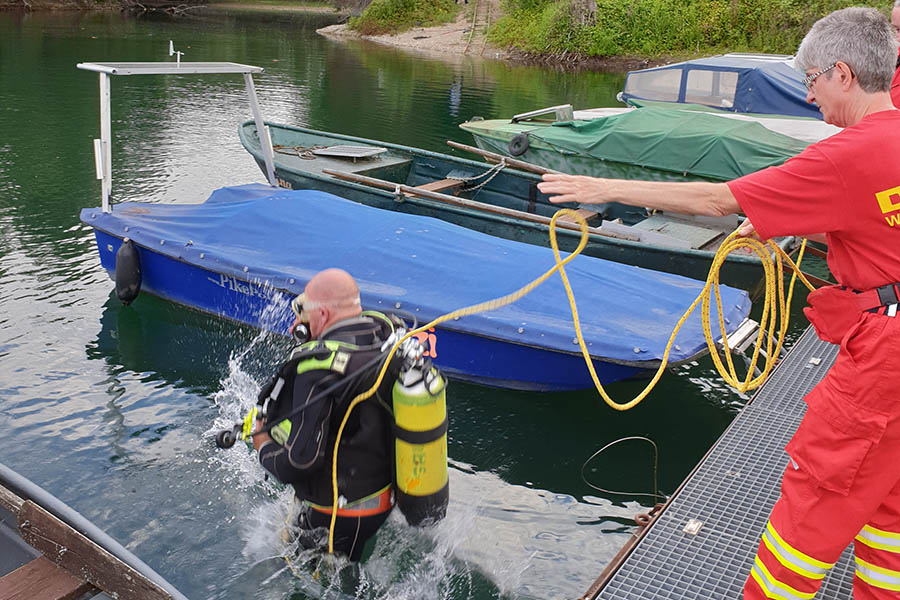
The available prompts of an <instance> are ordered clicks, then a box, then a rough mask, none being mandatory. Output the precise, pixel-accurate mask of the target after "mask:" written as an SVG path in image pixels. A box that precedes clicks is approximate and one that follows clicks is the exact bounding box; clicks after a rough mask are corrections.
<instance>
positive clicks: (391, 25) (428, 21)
mask: <svg viewBox="0 0 900 600" xmlns="http://www.w3.org/2000/svg"><path fill="white" fill-rule="evenodd" d="M458 13H459V6H458V5H457V4H456V2H455V0H373V1H372V3H371V4H369V6H368V7H367V8H366V9H365V10H364V11H363V12H362V14H361V15H360V16H359V17H356V18H354V19H350V23H349V26H350V29H352V30H354V31H356V32H357V33H359V34H361V35H382V34H385V33H397V32H400V31H406V30H408V29H412V28H413V27H432V26H435V25H443V24H444V23H449V22H451V21H453V20H455V19H456V16H457V14H458Z"/></svg>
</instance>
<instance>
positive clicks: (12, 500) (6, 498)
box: [0, 485, 24, 514]
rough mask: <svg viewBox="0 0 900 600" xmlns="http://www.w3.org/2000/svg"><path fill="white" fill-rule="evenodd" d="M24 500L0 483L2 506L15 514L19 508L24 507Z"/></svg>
mask: <svg viewBox="0 0 900 600" xmlns="http://www.w3.org/2000/svg"><path fill="white" fill-rule="evenodd" d="M23 502H24V500H22V499H21V498H19V497H18V496H17V495H15V494H14V493H12V492H11V491H9V490H8V489H6V488H5V487H3V486H2V485H0V507H3V508H5V509H6V510H8V511H9V512H11V513H13V514H18V512H19V509H20V508H22V503H23Z"/></svg>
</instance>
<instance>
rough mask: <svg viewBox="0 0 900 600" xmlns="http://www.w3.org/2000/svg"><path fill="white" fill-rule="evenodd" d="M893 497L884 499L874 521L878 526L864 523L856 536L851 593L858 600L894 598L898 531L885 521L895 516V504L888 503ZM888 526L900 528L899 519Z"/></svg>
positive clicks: (899, 559)
mask: <svg viewBox="0 0 900 600" xmlns="http://www.w3.org/2000/svg"><path fill="white" fill-rule="evenodd" d="M892 500H893V499H892V498H888V499H887V500H886V504H885V505H882V507H881V510H880V511H879V513H880V514H879V515H878V516H877V517H876V520H875V521H873V522H875V523H877V524H878V525H881V527H876V526H875V525H871V524H867V525H865V526H864V527H863V528H862V530H861V531H860V532H859V535H857V536H856V540H855V544H854V548H853V549H854V552H855V554H856V573H855V574H856V577H855V578H854V580H853V594H854V598H856V599H858V600H867V599H881V598H897V596H898V594H897V592H900V534H898V533H896V532H894V531H889V530H887V529H886V528H885V525H884V523H890V522H892V521H893V520H894V517H895V515H893V510H895V507H891V506H889V505H890V503H891V501H892ZM890 527H891V528H893V529H896V528H900V523H898V524H897V525H890Z"/></svg>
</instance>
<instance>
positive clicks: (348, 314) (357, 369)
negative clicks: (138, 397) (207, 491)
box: [253, 269, 401, 561]
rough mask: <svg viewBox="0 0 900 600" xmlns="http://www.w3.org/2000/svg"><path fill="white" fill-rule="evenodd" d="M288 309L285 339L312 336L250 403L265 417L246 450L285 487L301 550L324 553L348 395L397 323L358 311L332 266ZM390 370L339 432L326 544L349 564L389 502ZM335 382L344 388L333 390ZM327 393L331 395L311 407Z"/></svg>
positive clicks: (365, 383) (365, 382)
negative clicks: (294, 508)
mask: <svg viewBox="0 0 900 600" xmlns="http://www.w3.org/2000/svg"><path fill="white" fill-rule="evenodd" d="M291 308H292V309H293V311H294V313H295V315H296V318H295V320H294V323H293V325H291V333H292V334H294V330H295V329H297V328H302V327H301V326H305V327H308V333H309V336H310V337H311V338H312V339H311V341H307V342H305V343H303V344H301V345H299V346H298V347H296V348H295V349H294V351H293V352H292V353H291V356H290V358H289V359H288V361H287V362H286V363H284V365H282V367H281V368H280V369H279V372H278V373H277V374H276V375H275V376H274V377H273V379H272V380H271V381H270V382H269V383H267V384H266V385H265V386H263V389H262V391H261V392H260V395H259V401H260V403H261V404H263V410H262V411H261V414H264V415H265V418H264V419H258V420H257V421H256V427H255V431H256V432H259V433H257V434H255V435H254V437H253V446H254V447H255V448H256V450H257V452H258V453H259V462H260V463H261V464H262V466H263V468H265V470H266V471H268V472H269V473H271V474H272V475H273V476H274V477H275V478H276V479H278V480H279V481H281V482H282V483H285V484H290V485H291V486H293V488H294V492H295V502H299V507H300V514H299V517H298V524H299V526H300V531H301V532H300V537H299V541H300V543H301V545H302V546H303V547H304V548H307V549H312V548H323V549H327V544H328V527H329V525H330V523H331V516H332V515H331V513H332V506H333V502H334V496H333V494H332V459H333V453H334V446H335V442H336V439H337V432H338V428H339V426H340V423H341V421H342V419H343V418H344V415H345V413H346V411H347V408H348V405H349V404H350V402H351V401H352V400H353V398H355V397H356V396H357V395H358V394H359V393H361V392H363V391H365V390H367V389H369V388H370V387H371V386H372V385H373V384H374V382H375V378H376V376H377V371H378V369H376V368H366V365H368V364H371V363H373V359H375V358H376V357H377V356H378V355H380V354H382V353H383V351H384V350H385V348H384V346H385V341H387V340H388V338H390V336H391V334H392V333H393V332H394V329H395V327H396V326H397V325H401V324H400V323H397V322H396V321H393V320H392V318H389V317H387V316H385V315H383V314H381V313H377V312H373V311H366V312H363V311H362V308H361V305H360V299H359V288H358V287H357V285H356V282H355V281H354V280H353V277H351V276H350V274H349V273H347V272H346V271H342V270H340V269H327V270H325V271H322V272H320V273H318V274H317V275H315V276H314V277H313V278H312V279H311V280H310V281H309V283H308V284H307V286H306V288H305V290H304V293H302V294H300V295H299V296H297V297H296V298H295V299H294V301H293V302H292V303H291ZM295 337H296V336H295ZM387 346H388V347H389V346H390V345H389V344H387ZM374 362H375V363H377V366H378V367H380V366H381V363H380V362H379V361H377V360H374ZM396 374H397V373H396V371H394V372H390V371H389V376H387V377H385V378H384V382H385V383H383V384H382V386H381V388H380V389H379V390H378V392H377V393H376V394H375V395H373V396H372V397H370V398H368V399H367V400H365V401H363V402H361V403H360V404H359V405H358V406H357V407H355V408H354V409H353V411H352V412H351V413H350V417H349V420H348V421H347V425H346V426H345V429H344V431H343V433H342V435H341V440H340V450H339V458H338V462H337V484H338V490H339V492H338V507H339V508H338V509H337V518H336V523H335V529H334V540H333V543H334V551H335V552H339V553H342V554H346V555H347V556H348V557H349V558H350V560H352V561H359V560H360V558H361V556H362V552H363V547H364V546H365V543H366V541H368V540H369V539H370V538H372V537H373V536H374V535H375V533H376V532H377V531H378V529H379V528H380V527H381V525H382V524H383V523H384V522H385V520H387V518H388V515H389V514H390V512H391V509H392V508H393V506H394V498H393V492H392V481H393V477H394V472H393V467H394V463H393V458H394V455H393V450H392V446H393V443H394V436H393V432H392V423H393V418H392V416H391V414H390V413H389V411H388V409H387V408H386V406H387V405H389V404H390V401H391V386H392V385H393V384H394V381H395V378H396ZM341 381H344V382H346V385H337V384H338V382H341ZM326 388H334V391H332V392H330V393H328V394H327V396H326V397H325V398H324V401H316V400H315V398H316V396H317V394H320V393H321V392H322V390H325V389H326ZM307 403H308V405H307ZM285 415H292V416H291V417H290V418H285ZM267 426H268V428H269V429H270V430H269V432H268V433H265V432H263V429H264V428H266V427H267Z"/></svg>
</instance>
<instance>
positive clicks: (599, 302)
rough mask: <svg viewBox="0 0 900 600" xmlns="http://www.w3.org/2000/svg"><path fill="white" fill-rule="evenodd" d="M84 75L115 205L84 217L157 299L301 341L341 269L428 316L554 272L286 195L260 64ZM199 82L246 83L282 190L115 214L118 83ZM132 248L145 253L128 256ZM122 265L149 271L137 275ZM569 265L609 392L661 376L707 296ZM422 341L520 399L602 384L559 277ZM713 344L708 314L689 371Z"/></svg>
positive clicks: (521, 252)
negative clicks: (95, 98)
mask: <svg viewBox="0 0 900 600" xmlns="http://www.w3.org/2000/svg"><path fill="white" fill-rule="evenodd" d="M79 68H82V69H85V70H89V71H94V72H97V73H99V75H100V89H101V96H100V114H101V119H100V122H101V137H100V139H98V140H95V143H94V148H95V161H96V165H97V174H98V178H99V179H101V180H102V185H101V206H100V207H97V208H89V209H84V210H83V211H82V213H81V220H82V222H84V223H86V224H87V225H89V226H90V227H92V228H93V229H94V232H95V236H96V240H97V247H98V250H99V254H100V262H101V264H102V266H103V267H104V268H105V269H106V270H107V271H109V272H110V274H111V275H113V276H115V275H116V272H117V270H118V271H119V273H120V274H124V273H126V272H129V273H131V274H132V275H134V277H132V281H131V282H130V283H131V284H132V285H134V286H138V284H139V286H140V287H139V289H140V290H142V291H143V292H146V293H149V294H153V295H156V296H159V297H161V298H165V299H168V300H171V301H173V302H177V303H179V304H183V305H185V306H189V307H192V308H195V309H199V310H201V311H205V312H208V313H212V314H215V315H218V316H220V317H224V318H227V319H231V320H234V321H237V322H240V323H245V324H248V325H251V326H253V327H258V328H262V329H265V330H269V331H273V332H276V333H279V334H285V335H286V334H287V330H288V326H289V324H290V323H291V321H292V319H293V316H292V314H291V312H290V308H289V301H290V299H291V298H293V297H294V296H295V295H296V294H298V293H300V292H301V291H302V290H303V288H304V287H305V285H306V283H307V282H308V281H309V280H310V278H311V277H312V276H313V275H315V273H317V272H319V271H320V270H322V269H325V268H328V267H341V268H344V269H346V270H347V271H349V272H350V273H351V274H352V275H353V276H354V277H355V278H356V280H357V282H358V283H359V286H360V291H361V299H362V302H363V307H364V308H366V309H373V310H379V311H384V312H392V311H403V312H405V313H406V314H408V315H412V317H413V319H415V320H418V322H419V323H425V322H428V321H431V320H433V319H434V318H435V317H438V316H440V315H443V314H446V313H449V312H451V311H453V310H454V309H457V308H460V307H463V306H469V305H473V304H477V303H480V302H482V301H485V300H490V299H493V298H496V297H499V296H504V295H506V294H508V293H510V292H513V291H515V290H516V289H518V288H520V287H521V286H523V285H525V284H527V283H528V282H530V281H531V280H532V279H534V278H535V277H537V276H538V275H540V274H541V273H543V272H544V271H545V270H547V269H548V268H550V267H551V266H553V264H554V258H553V254H552V251H551V250H550V249H549V248H544V247H538V246H534V245H531V244H525V243H521V242H517V241H513V240H507V239H502V238H498V237H494V236H491V235H488V234H485V233H480V232H477V231H474V230H471V229H467V228H465V227H461V226H459V225H455V224H452V223H448V222H446V221H443V220H439V219H435V218H432V217H428V216H422V215H413V214H405V213H399V212H394V211H387V210H382V209H380V208H374V207H370V206H364V205H360V204H357V203H355V202H351V201H349V200H345V199H343V198H340V197H338V196H334V195H332V194H329V193H326V192H322V191H315V190H285V189H282V188H280V187H278V186H277V185H275V184H276V179H275V173H274V166H273V159H272V147H271V140H270V139H269V134H268V129H266V128H264V127H262V123H263V121H262V116H261V114H260V111H259V105H258V103H257V102H256V95H255V91H254V88H253V84H252V77H251V74H252V73H257V72H259V71H261V69H259V68H258V67H252V66H248V65H238V64H234V63H85V64H81V65H79ZM198 73H240V74H242V75H243V77H244V81H245V84H246V86H247V90H248V94H249V97H250V105H251V110H252V111H253V114H254V121H255V122H256V123H257V124H258V126H259V128H258V131H262V132H264V133H263V138H264V140H265V142H266V143H265V144H263V153H262V154H263V162H264V165H265V169H264V171H265V173H266V174H267V177H268V180H269V185H265V184H249V185H244V186H237V187H228V188H222V189H220V190H217V191H216V192H214V193H213V194H212V195H211V196H210V197H209V198H208V199H207V200H206V201H205V202H202V203H197V204H177V205H171V204H156V203H143V202H125V203H118V204H115V205H113V203H112V196H111V190H112V173H111V163H110V148H111V143H110V142H111V123H110V110H109V93H108V91H109V77H110V76H111V75H138V74H180V75H184V74H198ZM123 245H124V246H125V247H126V248H129V249H131V250H128V251H127V252H123V254H122V256H123V258H122V259H118V258H117V254H118V253H119V250H120V248H122V247H123ZM126 255H128V256H127V258H126ZM135 259H136V262H137V263H138V265H135V264H134V261H135ZM118 260H123V261H124V260H130V261H133V262H131V263H130V264H129V265H128V268H125V263H124V262H123V263H122V265H117V261H118ZM135 266H138V268H134V267H135ZM120 267H121V268H120ZM567 270H568V272H569V275H570V278H571V281H572V284H573V288H574V290H575V293H576V297H577V298H580V299H581V316H582V328H583V332H584V335H585V339H586V341H587V344H588V348H589V352H590V354H591V357H592V360H593V363H594V365H595V367H596V369H597V372H598V375H599V376H600V379H601V380H602V381H603V382H604V383H609V382H612V381H617V380H620V379H624V378H627V377H631V376H634V375H638V374H641V373H643V372H645V371H647V370H651V369H655V368H657V367H658V365H659V364H660V360H661V358H662V356H663V353H664V350H665V346H666V342H667V340H668V338H669V336H670V333H671V331H672V329H673V328H674V326H675V324H676V323H677V321H678V320H679V319H680V317H681V315H682V313H683V312H684V310H685V309H686V308H687V307H688V306H689V305H690V304H691V302H692V301H693V300H694V298H695V297H696V296H697V294H698V293H699V291H700V290H701V288H702V287H703V284H702V283H701V282H699V281H696V280H692V279H687V278H685V277H682V276H679V275H673V274H667V273H660V272H656V271H650V270H647V269H642V268H639V267H634V266H628V265H622V264H618V263H612V262H609V261H604V260H600V259H596V258H592V257H587V256H578V257H576V259H575V260H574V261H573V262H572V263H571V264H570V265H569V266H568V268H567ZM722 298H723V312H724V315H723V316H724V318H725V322H726V323H727V325H728V327H727V329H728V332H729V333H730V332H732V331H735V330H738V329H741V330H744V327H741V326H742V325H744V324H745V322H746V317H747V314H748V313H749V310H750V300H749V298H748V295H747V293H746V292H743V291H741V290H736V289H732V288H724V287H723V288H722ZM421 335H422V336H423V337H424V338H425V339H426V340H427V341H428V345H429V353H430V355H431V357H432V358H433V360H434V361H435V363H436V364H437V365H438V366H440V367H442V368H443V369H444V371H445V372H446V373H447V374H448V375H450V376H452V377H455V378H458V379H463V380H470V381H475V382H478V383H481V384H486V385H492V386H498V387H505V388H510V389H520V390H575V389H584V388H588V387H591V385H592V382H591V379H590V376H589V374H588V371H587V369H586V367H585V364H584V359H583V357H582V356H581V354H580V351H579V347H578V345H577V344H576V343H575V341H574V339H575V334H574V330H573V327H572V323H571V315H570V314H569V308H568V301H567V298H566V295H565V291H564V289H563V287H562V283H561V281H560V279H559V278H552V279H551V280H549V281H547V282H545V283H544V284H543V285H541V286H540V287H539V288H537V289H536V290H535V291H533V292H532V293H531V294H529V295H528V296H526V297H525V298H523V299H521V300H519V301H517V302H516V303H514V304H512V305H509V306H506V307H503V308H500V309H497V310H494V311H491V312H489V313H481V314H477V315H473V316H469V317H465V318H462V319H460V320H457V321H450V322H446V323H444V324H443V325H442V326H441V327H440V328H439V329H438V330H437V331H433V332H423V333H422V334H421ZM706 349H707V346H706V342H705V338H704V335H703V332H702V327H701V322H700V318H699V315H696V314H695V315H694V316H693V317H692V318H691V319H690V320H689V321H688V322H687V324H686V325H685V326H684V327H683V328H682V332H681V333H680V334H679V337H678V338H677V340H676V345H675V347H674V348H673V350H672V353H671V355H670V360H671V361H672V362H673V363H674V364H677V363H678V362H680V361H685V360H690V359H693V358H694V357H696V356H698V355H699V354H702V353H704V352H706Z"/></svg>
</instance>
